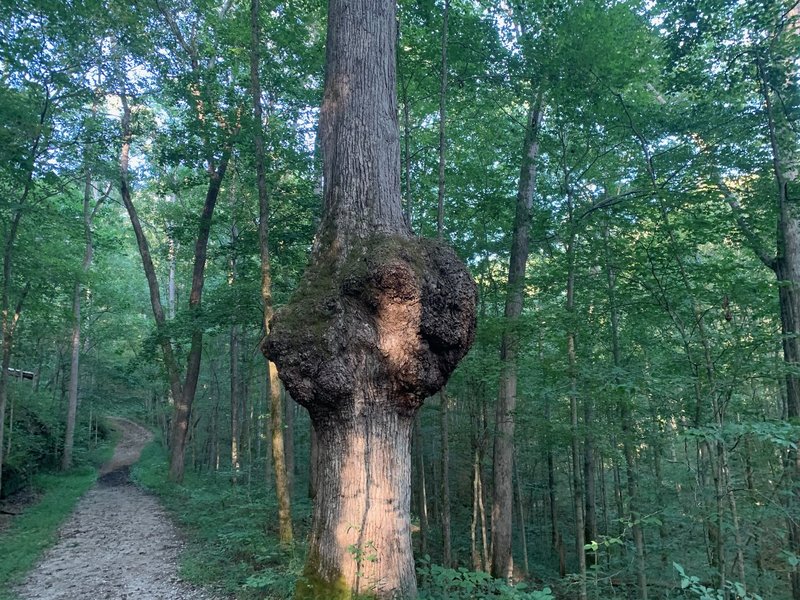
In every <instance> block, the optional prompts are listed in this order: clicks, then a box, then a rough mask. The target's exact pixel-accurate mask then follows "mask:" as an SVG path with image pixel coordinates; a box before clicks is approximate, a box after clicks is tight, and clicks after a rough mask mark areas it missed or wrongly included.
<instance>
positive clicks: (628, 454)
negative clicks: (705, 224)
mask: <svg viewBox="0 0 800 600" xmlns="http://www.w3.org/2000/svg"><path fill="white" fill-rule="evenodd" d="M603 234H604V237H605V262H606V277H607V281H608V303H609V311H610V313H611V319H610V326H611V357H612V361H613V364H612V366H613V368H614V371H616V372H619V369H621V368H622V349H621V346H620V341H619V307H618V305H617V271H616V269H615V267H614V262H613V260H612V257H611V250H610V236H609V231H608V227H606V228H605V230H604V232H603ZM618 379H619V378H618V377H615V380H617V381H618ZM618 409H619V414H620V423H621V427H622V452H623V455H624V457H625V466H626V469H627V483H628V509H629V517H628V518H629V520H630V522H631V533H632V535H633V544H634V547H635V549H636V579H637V582H638V585H639V600H647V570H646V568H645V567H646V564H645V554H644V535H643V532H642V526H641V523H640V519H641V516H640V515H639V512H638V510H637V502H638V478H637V472H636V463H635V458H634V453H633V443H634V441H633V423H632V419H631V412H630V407H629V406H628V398H625V397H621V398H620V400H619V402H618ZM619 479H620V477H619V468H618V467H617V466H616V465H615V467H614V483H615V490H616V491H615V494H614V495H615V497H616V498H617V517H618V518H622V514H623V512H622V492H621V485H620V482H619Z"/></svg>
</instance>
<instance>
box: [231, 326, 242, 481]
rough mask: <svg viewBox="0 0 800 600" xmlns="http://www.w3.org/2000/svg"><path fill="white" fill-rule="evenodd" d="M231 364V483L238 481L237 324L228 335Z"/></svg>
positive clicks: (238, 400)
mask: <svg viewBox="0 0 800 600" xmlns="http://www.w3.org/2000/svg"><path fill="white" fill-rule="evenodd" d="M230 355H231V359H230V366H231V471H232V478H233V483H234V484H236V483H238V482H239V469H240V467H241V464H240V462H239V432H240V417H239V403H240V398H239V326H238V325H236V324H233V325H231V335H230Z"/></svg>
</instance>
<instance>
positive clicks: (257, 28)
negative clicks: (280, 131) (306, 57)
mask: <svg viewBox="0 0 800 600" xmlns="http://www.w3.org/2000/svg"><path fill="white" fill-rule="evenodd" d="M260 7H261V2H260V0H251V2H250V87H251V92H250V93H251V95H252V96H253V117H254V121H255V122H254V123H253V125H254V127H255V129H254V135H253V146H254V151H255V159H256V186H257V188H258V237H259V248H260V254H261V302H262V303H263V305H264V306H263V318H264V319H263V320H264V334H265V335H269V322H270V319H272V313H273V307H272V270H271V265H270V256H269V192H268V190H267V174H266V163H265V152H264V133H263V118H264V117H263V108H262V106H261V81H260V77H259V64H260V57H261V52H260V46H261V22H260V12H261V8H260ZM267 377H268V385H269V397H270V412H269V414H270V422H271V425H272V460H273V464H274V467H275V491H276V493H277V495H278V528H279V537H280V540H281V542H283V543H284V544H288V543H291V541H292V510H291V494H290V493H289V481H288V476H287V473H286V455H285V449H284V448H285V446H284V436H283V400H282V398H281V389H280V383H279V382H278V373H277V371H276V368H275V364H274V363H273V362H272V361H269V360H268V361H267Z"/></svg>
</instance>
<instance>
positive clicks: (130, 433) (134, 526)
mask: <svg viewBox="0 0 800 600" xmlns="http://www.w3.org/2000/svg"><path fill="white" fill-rule="evenodd" d="M112 422H113V425H114V427H115V428H116V429H118V430H119V431H120V432H121V434H122V437H121V439H120V442H119V444H118V445H117V448H116V450H115V451H114V457H113V458H112V459H111V460H110V461H109V462H108V463H106V464H105V465H103V467H102V468H101V470H100V473H101V477H100V479H98V481H97V485H95V486H94V487H93V488H92V489H91V490H90V491H89V492H88V493H87V494H86V495H85V496H84V497H83V498H82V499H81V500H80V502H78V505H77V507H76V509H75V512H74V513H73V514H72V516H71V517H70V519H69V520H68V521H67V522H66V523H65V524H64V525H63V526H62V528H61V530H60V532H59V541H58V543H57V544H56V545H55V546H54V547H53V548H51V549H50V550H49V551H48V552H47V553H46V554H45V556H44V557H43V558H42V560H41V561H40V562H39V564H38V565H37V566H36V568H35V569H34V570H33V571H32V572H31V573H30V574H29V575H28V577H27V579H26V580H25V581H24V583H23V584H22V585H21V586H20V587H19V588H17V590H16V592H17V594H19V596H20V598H22V599H36V600H83V599H86V600H90V599H91V600H95V599H98V600H99V599H109V600H111V599H113V600H210V599H212V598H213V596H212V595H211V594H209V593H207V592H204V591H202V590H198V589H196V588H193V587H191V586H189V585H188V584H186V583H183V582H181V581H180V579H179V578H178V576H177V572H178V553H179V551H180V548H181V542H180V539H179V538H178V535H177V532H176V531H175V528H174V527H173V525H172V523H171V522H170V520H169V518H168V517H167V515H166V514H165V513H164V510H163V509H162V508H161V506H160V505H159V503H158V501H157V500H156V499H155V498H154V497H152V496H149V495H147V494H145V493H144V492H142V491H141V490H140V489H138V488H137V487H136V486H134V485H132V484H131V483H130V480H129V478H128V470H129V468H130V465H132V464H133V463H135V462H136V461H137V460H138V459H139V455H140V454H141V451H142V448H143V447H144V446H145V444H147V442H149V441H150V439H151V437H152V435H151V434H150V432H149V431H147V430H146V429H144V428H143V427H140V426H139V425H137V424H136V423H133V422H132V421H128V420H126V419H116V418H115V419H112Z"/></svg>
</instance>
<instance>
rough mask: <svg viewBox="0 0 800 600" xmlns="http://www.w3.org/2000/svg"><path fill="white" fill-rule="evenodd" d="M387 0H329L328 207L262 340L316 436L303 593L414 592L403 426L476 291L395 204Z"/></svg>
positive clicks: (445, 358)
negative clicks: (303, 265) (413, 231)
mask: <svg viewBox="0 0 800 600" xmlns="http://www.w3.org/2000/svg"><path fill="white" fill-rule="evenodd" d="M395 8H396V7H395V3H394V2H393V1H392V0H349V1H345V0H331V2H330V4H329V9H328V45H327V73H326V81H325V96H324V100H323V106H322V111H321V119H320V139H321V146H322V150H323V157H324V177H325V183H324V212H323V218H322V223H321V225H320V230H319V231H318V233H317V239H316V241H315V244H314V249H313V255H312V262H311V266H310V267H309V268H308V270H307V271H306V273H305V275H304V276H303V279H302V281H301V283H300V286H299V288H298V290H297V292H296V293H295V295H294V296H293V298H292V300H291V301H290V303H289V304H288V305H287V306H285V307H283V308H282V309H280V310H279V311H277V312H276V314H275V316H274V318H273V320H272V323H271V331H270V336H269V338H268V340H267V342H266V343H265V346H264V351H265V353H266V355H267V357H268V358H269V359H270V360H272V361H274V362H275V364H276V365H277V367H278V372H279V374H280V377H281V379H282V380H283V382H284V384H285V386H286V389H287V390H288V391H289V393H290V394H291V395H292V397H293V398H294V399H295V400H296V401H298V402H299V403H300V404H302V405H303V406H304V407H306V408H307V409H308V411H309V413H310V415H311V420H312V423H313V425H314V429H315V432H316V436H317V441H318V447H319V448H318V451H319V454H318V464H317V467H318V476H317V481H316V483H317V496H316V499H315V506H314V515H313V525H312V530H311V541H310V547H309V553H308V558H307V562H306V566H305V571H304V577H303V578H302V579H301V581H300V582H299V584H298V588H297V594H296V597H297V598H325V599H326V600H333V599H337V598H351V597H352V596H353V594H373V595H375V596H377V597H379V598H397V597H400V598H413V597H415V596H416V581H415V577H414V563H413V558H412V555H411V530H410V514H409V509H410V483H411V471H410V470H411V456H410V438H411V431H412V426H413V419H414V415H415V413H416V411H417V409H418V408H419V407H420V406H421V404H422V402H423V400H424V399H425V398H426V397H428V396H430V395H432V394H434V393H435V392H436V391H438V390H439V389H440V388H441V387H442V386H443V385H444V384H445V383H446V381H447V378H448V377H449V375H450V373H451V372H452V371H453V369H454V368H455V367H456V365H457V364H458V361H459V360H460V359H461V358H462V357H463V356H464V354H465V353H466V351H467V349H468V348H469V346H470V345H471V343H472V340H473V337H474V329H475V304H476V290H475V284H474V282H473V281H472V278H471V277H470V275H469V273H468V272H467V270H466V268H465V267H464V265H463V264H462V263H461V262H460V261H459V259H458V258H457V257H456V255H455V253H453V251H452V250H450V249H449V248H447V247H446V246H444V245H443V244H442V243H441V242H438V241H427V240H418V239H414V238H412V237H411V235H410V232H409V230H408V227H407V224H406V221H405V218H404V215H403V212H402V207H401V202H400V172H399V164H400V162H399V141H398V130H397V106H396V99H395V34H396V31H395V29H396V21H395Z"/></svg>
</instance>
